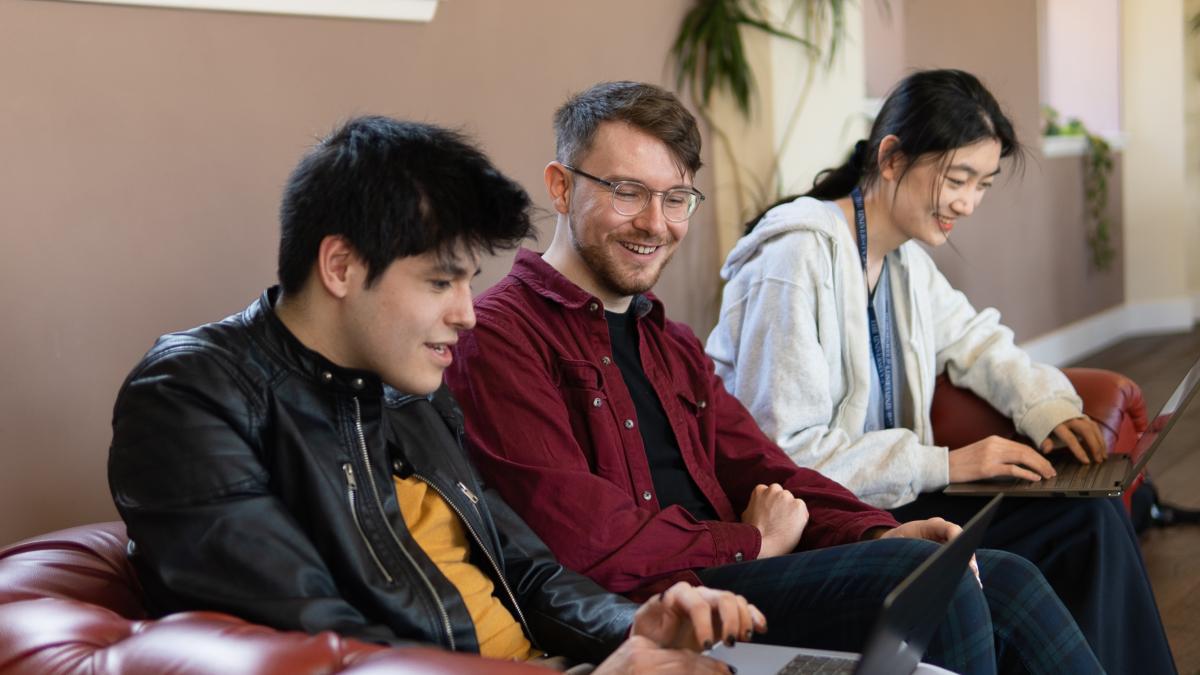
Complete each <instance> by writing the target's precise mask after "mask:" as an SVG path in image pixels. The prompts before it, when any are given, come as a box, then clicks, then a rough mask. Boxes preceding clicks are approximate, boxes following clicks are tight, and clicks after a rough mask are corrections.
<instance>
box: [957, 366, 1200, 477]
mask: <svg viewBox="0 0 1200 675" xmlns="http://www.w3.org/2000/svg"><path fill="white" fill-rule="evenodd" d="M1197 389H1200V360H1197V361H1196V363H1194V364H1192V367H1191V369H1190V370H1188V373H1187V375H1185V376H1184V377H1183V380H1182V381H1181V382H1180V383H1179V385H1178V386H1176V387H1175V392H1174V393H1173V394H1171V398H1169V399H1167V402H1166V404H1165V405H1163V407H1162V410H1160V411H1158V414H1157V415H1155V416H1154V417H1153V418H1152V419H1151V421H1150V425H1149V426H1148V427H1147V428H1146V430H1145V431H1143V432H1142V435H1141V437H1140V438H1138V442H1137V446H1135V448H1134V451H1133V452H1132V453H1130V454H1129V455H1109V457H1108V458H1107V459H1106V460H1104V461H1103V462H1100V463H1096V462H1092V463H1091V464H1080V463H1079V462H1078V461H1077V460H1076V459H1075V457H1074V456H1073V455H1071V453H1070V452H1069V451H1067V450H1055V451H1053V452H1051V453H1050V454H1049V455H1047V459H1049V460H1050V463H1051V465H1053V466H1054V470H1055V471H1057V472H1058V475H1057V476H1055V477H1054V478H1043V479H1042V480H1040V481H1036V482H1029V481H1026V480H1023V479H1020V478H993V479H990V480H981V481H974V482H971V483H953V484H951V485H949V486H947V487H946V489H945V490H943V491H942V492H943V493H945V494H948V495H960V496H984V497H987V496H990V495H994V494H997V493H1006V494H1010V495H1013V496H1016V497H1120V496H1121V495H1123V494H1125V491H1126V490H1128V489H1129V488H1130V486H1132V485H1133V481H1134V480H1135V479H1136V478H1137V477H1138V474H1140V473H1141V472H1142V469H1144V468H1146V463H1147V462H1149V461H1150V457H1151V456H1153V455H1154V453H1155V452H1156V451H1157V450H1158V448H1159V446H1160V445H1162V441H1163V439H1164V438H1166V437H1167V433H1168V432H1169V431H1170V430H1171V428H1172V427H1173V426H1175V421H1176V418H1178V416H1179V415H1178V413H1181V412H1183V409H1184V408H1185V407H1186V406H1187V404H1188V402H1189V401H1191V400H1192V397H1193V396H1195V395H1196V390H1197ZM1130 457H1140V458H1141V459H1139V460H1138V461H1137V462H1136V463H1135V462H1133V461H1132V460H1131V459H1130Z"/></svg>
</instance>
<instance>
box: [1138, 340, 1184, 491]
mask: <svg viewBox="0 0 1200 675" xmlns="http://www.w3.org/2000/svg"><path fill="white" fill-rule="evenodd" d="M1198 385H1200V359H1197V360H1196V362H1195V363H1193V364H1192V367H1191V369H1190V370H1188V373H1187V375H1186V376H1185V377H1184V378H1183V381H1181V382H1180V383H1179V386H1177V387H1175V391H1174V392H1173V393H1172V394H1171V398H1168V399H1167V402H1166V403H1165V404H1163V407H1162V409H1161V410H1159V411H1158V414H1157V415H1155V416H1154V417H1153V418H1151V419H1150V424H1149V425H1147V427H1146V430H1145V431H1143V432H1142V435H1141V437H1140V438H1138V442H1137V445H1136V446H1134V449H1133V453H1132V454H1131V455H1130V456H1131V457H1140V459H1139V460H1138V461H1137V463H1136V464H1134V465H1133V466H1131V467H1130V468H1129V471H1128V472H1126V474H1125V482H1124V483H1123V485H1124V486H1125V489H1129V486H1130V485H1131V484H1132V483H1133V481H1134V479H1135V478H1137V476H1138V474H1139V473H1141V472H1142V469H1144V468H1146V463H1147V462H1149V461H1150V456H1151V455H1153V454H1154V451H1155V450H1157V449H1158V444H1159V442H1160V441H1161V440H1162V439H1163V438H1165V437H1166V435H1167V432H1168V431H1170V430H1171V427H1173V426H1175V420H1176V418H1177V417H1179V415H1178V413H1181V412H1183V410H1184V408H1186V407H1187V404H1188V402H1189V401H1191V400H1192V397H1194V396H1195V395H1196V391H1197V389H1198V388H1200V386H1198Z"/></svg>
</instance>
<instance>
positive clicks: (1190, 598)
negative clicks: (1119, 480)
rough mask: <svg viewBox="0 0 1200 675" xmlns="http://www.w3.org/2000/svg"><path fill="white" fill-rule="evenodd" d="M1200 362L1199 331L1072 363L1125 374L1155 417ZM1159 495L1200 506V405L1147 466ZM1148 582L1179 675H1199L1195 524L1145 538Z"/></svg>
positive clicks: (1199, 576)
mask: <svg viewBox="0 0 1200 675" xmlns="http://www.w3.org/2000/svg"><path fill="white" fill-rule="evenodd" d="M1198 357H1200V331H1193V332H1191V333H1182V334H1175V335H1166V336H1155V337H1145V338H1134V339H1130V340H1125V341H1123V342H1120V343H1118V344H1117V345H1115V346H1113V347H1111V348H1109V349H1106V350H1104V351H1103V352H1100V353H1098V354H1095V355H1093V356H1090V357H1088V358H1086V359H1083V360H1081V361H1080V362H1078V363H1076V364H1073V365H1077V366H1087V367H1091V368H1107V369H1109V370H1115V371H1117V372H1120V373H1124V374H1125V375H1128V376H1129V377H1131V378H1133V380H1134V381H1136V382H1137V383H1138V384H1139V385H1141V387H1142V395H1143V397H1144V398H1145V400H1146V410H1147V413H1148V414H1150V415H1153V414H1155V412H1156V411H1157V410H1158V409H1159V407H1160V406H1161V405H1162V404H1163V403H1164V402H1165V401H1166V399H1167V397H1169V396H1170V395H1171V392H1172V391H1173V390H1174V388H1175V385H1176V384H1178V382H1179V380H1180V379H1181V378H1182V377H1183V374H1184V373H1186V372H1187V369H1188V368H1190V367H1191V365H1192V363H1193V362H1195V361H1196V359H1197V358H1198ZM1150 472H1151V475H1152V476H1153V480H1154V483H1155V485H1157V486H1158V491H1159V495H1160V497H1161V498H1162V499H1163V500H1165V501H1168V502H1170V503H1173V504H1179V505H1182V506H1187V507H1189V508H1200V399H1197V400H1195V401H1193V402H1192V403H1191V405H1190V406H1189V407H1188V408H1187V409H1186V410H1184V411H1183V417H1182V418H1180V420H1179V421H1178V422H1177V423H1176V427H1175V428H1174V429H1173V430H1172V431H1171V435H1170V436H1168V437H1167V439H1166V440H1165V441H1164V442H1163V446H1162V447H1161V448H1159V450H1158V452H1156V453H1155V455H1154V458H1153V459H1151V460H1150ZM1142 553H1143V555H1144V556H1145V558H1146V568H1147V570H1148V571H1149V573H1150V583H1151V584H1153V586H1154V595H1155V598H1156V599H1157V600H1158V607H1159V611H1161V612H1162V617H1163V623H1164V624H1165V625H1166V628H1167V638H1168V639H1169V640H1170V642H1171V650H1172V651H1173V652H1174V653H1175V663H1176V664H1177V665H1178V667H1179V672H1180V673H1182V674H1184V675H1197V674H1200V525H1180V526H1175V527H1172V528H1168V529H1156V530H1151V531H1149V532H1148V533H1146V534H1145V535H1144V536H1143V537H1142Z"/></svg>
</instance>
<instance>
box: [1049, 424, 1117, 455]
mask: <svg viewBox="0 0 1200 675" xmlns="http://www.w3.org/2000/svg"><path fill="white" fill-rule="evenodd" d="M1055 438H1058V440H1060V441H1062V442H1063V444H1065V445H1066V446H1067V449H1068V450H1070V451H1071V454H1072V455H1075V459H1077V460H1079V462H1080V463H1081V464H1090V463H1091V461H1097V462H1103V461H1104V460H1105V459H1106V458H1107V457H1108V444H1107V443H1105V442H1104V434H1102V433H1101V432H1100V425H1098V424H1096V422H1095V420H1093V419H1092V418H1090V417H1088V416H1086V415H1084V416H1081V417H1075V418H1072V419H1069V420H1067V421H1066V422H1063V423H1062V424H1060V425H1058V426H1056V427H1054V431H1052V432H1050V436H1047V437H1046V440H1044V441H1042V452H1050V451H1051V450H1053V449H1054V439H1055Z"/></svg>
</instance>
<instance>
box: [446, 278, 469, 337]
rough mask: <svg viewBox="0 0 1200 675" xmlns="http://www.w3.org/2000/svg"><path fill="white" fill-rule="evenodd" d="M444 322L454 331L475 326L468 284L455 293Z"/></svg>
mask: <svg viewBox="0 0 1200 675" xmlns="http://www.w3.org/2000/svg"><path fill="white" fill-rule="evenodd" d="M446 323H447V324H448V325H450V326H451V327H453V328H454V330H456V331H464V330H470V329H472V328H474V327H475V302H474V300H473V299H472V298H471V288H470V287H469V286H464V287H463V288H462V290H460V291H459V292H458V293H456V294H455V297H454V302H453V304H452V305H451V307H450V310H449V311H448V312H447V313H446Z"/></svg>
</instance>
